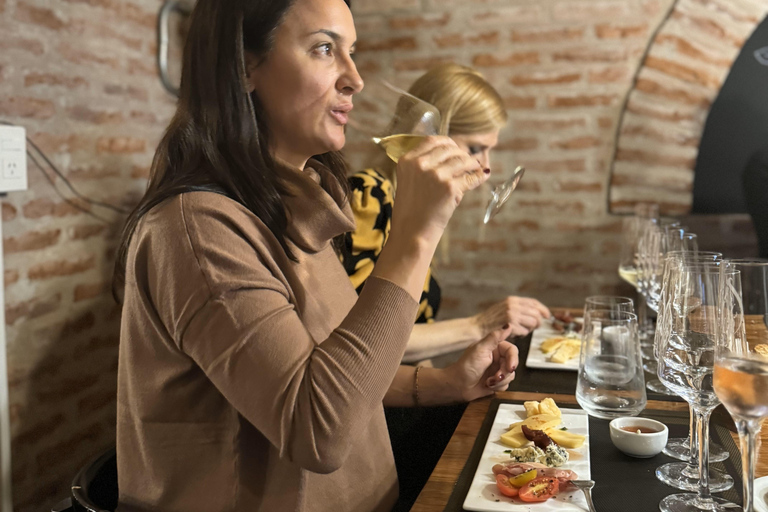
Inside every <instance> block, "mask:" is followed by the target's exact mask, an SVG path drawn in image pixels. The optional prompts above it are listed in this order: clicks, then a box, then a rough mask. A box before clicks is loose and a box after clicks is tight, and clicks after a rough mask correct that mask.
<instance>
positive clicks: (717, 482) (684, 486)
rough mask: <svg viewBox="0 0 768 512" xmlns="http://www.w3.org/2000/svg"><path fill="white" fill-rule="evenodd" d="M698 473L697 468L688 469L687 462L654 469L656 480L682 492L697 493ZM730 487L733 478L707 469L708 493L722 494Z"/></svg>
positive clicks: (715, 470) (712, 469) (713, 469)
mask: <svg viewBox="0 0 768 512" xmlns="http://www.w3.org/2000/svg"><path fill="white" fill-rule="evenodd" d="M687 469H689V471H686V470H687ZM686 473H690V476H689V475H686ZM698 473H699V470H698V468H692V467H691V468H689V465H688V463H687V462H670V463H669V464H664V465H663V466H659V467H658V468H656V478H658V479H659V480H661V481H662V482H664V483H665V484H667V485H668V486H670V487H674V488H675V489H680V490H682V491H698V489H699V474H698ZM731 487H733V478H731V477H730V476H729V475H727V474H726V473H723V472H722V471H719V470H717V469H715V468H709V491H710V492H723V491H727V490H728V489H730V488H731ZM691 510H695V509H691ZM702 510H704V509H702Z"/></svg>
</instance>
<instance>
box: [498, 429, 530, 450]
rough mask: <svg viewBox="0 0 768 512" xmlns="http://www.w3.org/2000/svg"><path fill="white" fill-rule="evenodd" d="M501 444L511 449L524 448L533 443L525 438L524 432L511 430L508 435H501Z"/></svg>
mask: <svg viewBox="0 0 768 512" xmlns="http://www.w3.org/2000/svg"><path fill="white" fill-rule="evenodd" d="M501 443H502V444H505V445H507V446H509V447H511V448H522V447H523V446H527V445H529V444H531V442H530V441H529V440H528V439H526V438H525V436H524V435H523V432H522V431H520V432H514V431H512V430H510V431H509V432H507V433H506V434H502V435H501Z"/></svg>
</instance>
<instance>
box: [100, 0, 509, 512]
mask: <svg viewBox="0 0 768 512" xmlns="http://www.w3.org/2000/svg"><path fill="white" fill-rule="evenodd" d="M355 38H356V35H355V29H354V24H353V21H352V16H351V13H350V11H349V9H348V7H347V6H346V4H345V3H344V1H343V0H198V2H197V4H196V7H195V10H194V12H193V14H192V19H191V22H190V31H189V35H188V38H187V42H186V45H185V49H184V60H183V65H182V81H181V89H180V91H181V93H180V97H179V103H178V107H177V111H176V114H175V116H174V118H173V120H172V121H171V124H170V126H169V127H168V129H167V132H166V134H165V135H164V137H163V139H162V141H161V142H160V145H159V147H158V149H157V152H156V155H155V159H154V162H153V165H152V171H151V175H150V181H149V185H148V189H147V192H146V194H145V195H144V197H143V198H142V200H141V202H140V203H139V205H138V206H137V208H136V210H135V211H134V212H133V213H132V214H131V216H130V217H129V219H128V222H127V225H126V229H125V232H124V234H123V238H122V242H121V246H120V251H119V259H118V262H117V264H116V275H115V289H116V294H117V296H118V297H119V298H120V299H121V301H122V303H123V317H122V326H121V335H120V358H119V367H118V407H117V464H118V476H119V489H120V504H119V510H121V511H124V512H130V511H163V512H174V511H178V512H181V511H184V512H195V511H207V512H209V511H225V510H228V511H240V510H243V511H249V512H250V511H269V512H273V511H279V512H284V511H302V512H304V511H306V512H314V511H326V510H327V511H334V512H340V511H355V512H366V511H384V510H389V509H390V508H391V507H392V505H393V504H394V502H395V500H396V499H397V476H396V474H395V469H394V462H393V459H392V452H391V449H390V446H389V441H388V437H387V431H386V424H385V420H384V413H383V405H384V404H386V405H392V406H406V405H435V404H444V403H455V402H460V401H467V400H472V399H474V398H478V397H481V396H484V395H487V394H489V393H492V392H493V391H494V390H498V389H505V388H506V387H507V385H508V384H509V382H510V381H511V380H512V379H513V378H514V369H515V367H516V365H517V351H516V349H515V347H514V346H512V345H511V344H509V343H508V342H506V341H503V340H504V339H505V338H506V337H507V336H509V334H510V332H511V327H510V326H505V328H504V329H500V330H497V331H495V332H493V333H491V334H490V335H488V336H487V337H485V338H484V339H483V340H481V341H480V342H478V343H476V344H474V345H472V346H470V347H469V348H468V349H467V350H466V351H465V353H464V355H463V356H462V358H461V359H460V360H459V361H458V362H457V363H456V364H454V365H452V366H450V367H448V368H445V369H440V370H438V369H434V368H421V369H416V368H413V367H406V366H400V365H399V363H400V360H401V358H402V356H403V352H404V350H405V347H406V344H407V342H408V337H409V334H410V331H411V328H412V326H413V321H414V318H415V317H416V312H417V309H418V303H417V300H418V298H419V296H420V294H421V288H422V285H423V283H424V280H425V277H426V275H427V269H428V267H429V263H430V260H431V258H432V256H433V254H434V250H435V247H436V245H437V242H438V240H439V239H440V236H441V235H442V233H443V230H444V228H445V226H446V224H447V222H448V220H449V219H450V217H451V215H452V214H453V211H454V209H455V208H456V206H457V204H458V203H459V202H460V201H461V198H462V196H463V194H464V193H465V192H466V191H468V190H471V189H474V188H476V187H477V186H479V185H480V184H481V183H482V182H484V181H485V180H486V179H487V172H484V170H483V169H482V168H480V166H479V165H478V163H477V162H476V160H474V159H472V158H470V157H469V156H468V155H467V154H466V152H463V151H461V150H460V149H459V148H458V147H457V145H456V144H455V143H454V142H453V141H451V140H450V139H449V138H447V137H432V138H429V139H427V140H426V141H425V142H424V143H423V144H421V145H420V146H419V147H417V148H416V149H414V150H413V151H412V152H410V153H408V154H407V155H405V156H403V158H401V160H400V163H399V164H398V169H397V173H398V178H399V181H398V183H399V188H398V204H397V208H396V209H395V210H394V212H393V216H392V223H391V232H390V236H389V241H388V244H387V247H386V248H385V249H384V250H382V252H381V255H380V257H379V259H378V262H377V265H376V269H375V270H374V271H373V272H372V274H371V276H370V277H369V278H368V282H367V284H366V285H365V287H364V289H363V290H362V291H361V293H360V295H359V297H358V296H357V295H356V293H355V290H354V289H353V288H352V286H351V284H350V282H349V280H348V279H347V277H346V273H345V272H344V269H343V267H342V266H341V264H340V262H339V260H338V256H337V253H336V252H335V250H334V244H333V243H332V241H334V240H338V239H339V237H341V236H342V235H343V233H345V232H347V231H350V230H351V229H353V228H354V222H353V216H352V213H351V210H350V208H349V204H348V202H347V194H348V189H347V186H346V180H345V176H346V167H345V165H344V162H343V160H342V159H341V158H340V157H339V155H338V153H337V151H338V150H340V149H341V148H342V147H343V145H344V142H345V137H344V125H345V124H346V121H347V114H348V112H349V110H350V109H351V108H352V98H353V96H354V94H355V93H357V92H359V91H360V89H361V88H362V87H363V83H362V80H361V79H360V76H359V75H358V73H357V70H356V69H355V65H354V63H353V62H352V60H351V53H352V51H353V50H354V42H355ZM414 435H418V432H415V433H414Z"/></svg>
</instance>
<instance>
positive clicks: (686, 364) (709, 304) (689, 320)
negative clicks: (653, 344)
mask: <svg viewBox="0 0 768 512" xmlns="http://www.w3.org/2000/svg"><path fill="white" fill-rule="evenodd" d="M670 271H671V272H672V273H673V276H672V277H671V280H672V282H673V287H672V289H671V290H670V297H669V302H670V303H671V307H670V308H669V310H668V311H667V314H668V315H669V317H670V318H671V322H669V321H667V325H671V326H672V329H673V330H674V332H673V333H672V335H670V336H669V337H668V339H667V340H666V341H664V339H662V343H661V346H660V348H659V355H660V357H659V369H658V375H659V378H660V379H661V380H662V382H664V384H665V385H666V386H667V387H669V388H670V389H672V390H673V391H675V392H676V393H677V394H679V395H680V396H681V397H682V398H683V399H685V400H686V401H687V402H688V403H689V404H691V405H692V406H693V410H694V414H695V415H696V416H697V417H698V432H697V440H698V444H699V446H698V449H699V457H698V463H699V485H698V492H697V493H695V494H693V493H682V494H672V495H670V496H667V497H666V498H664V499H663V500H662V501H661V503H659V509H660V510H661V512H698V511H705V510H706V511H724V510H728V509H732V508H733V507H735V506H736V505H734V504H733V503H730V502H728V501H726V500H724V499H722V498H717V497H713V496H712V494H711V493H712V489H711V487H710V471H709V418H710V416H711V414H712V410H714V408H715V407H717V405H719V403H720V401H719V399H718V397H717V395H715V392H714V389H713V387H712V371H713V366H714V351H715V346H716V344H717V339H718V329H719V323H720V322H721V321H722V318H723V314H722V310H721V307H720V306H721V301H720V294H719V292H720V288H719V286H720V281H721V276H722V278H723V279H728V278H730V277H731V276H732V275H733V274H734V272H733V271H730V273H728V272H726V273H721V270H720V262H713V263H706V264H705V263H683V264H681V265H679V266H677V267H675V268H671V270H670ZM663 338H667V336H666V335H665V336H664V337H663ZM673 340H674V341H673Z"/></svg>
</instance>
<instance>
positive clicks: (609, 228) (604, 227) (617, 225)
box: [556, 222, 622, 233]
mask: <svg viewBox="0 0 768 512" xmlns="http://www.w3.org/2000/svg"><path fill="white" fill-rule="evenodd" d="M556 229H557V230H558V231H560V232H562V233H589V232H596V233H621V229H622V225H621V222H607V223H605V224H601V225H597V226H596V225H593V224H589V225H584V224H576V223H572V222H558V223H557V225H556Z"/></svg>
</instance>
